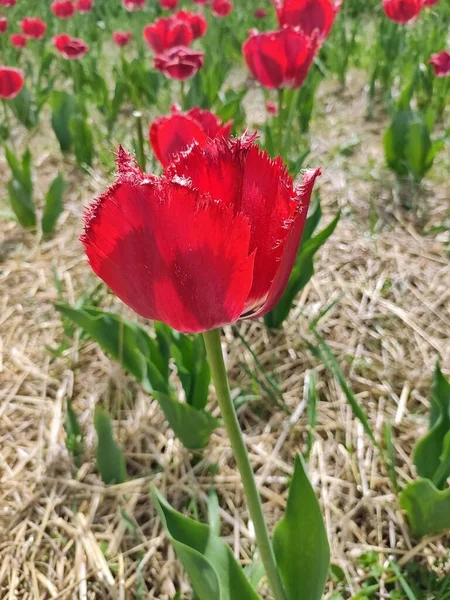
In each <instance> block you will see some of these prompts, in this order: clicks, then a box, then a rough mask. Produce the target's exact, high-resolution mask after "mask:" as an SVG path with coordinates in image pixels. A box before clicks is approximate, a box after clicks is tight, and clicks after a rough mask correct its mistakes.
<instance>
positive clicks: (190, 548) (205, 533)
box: [152, 489, 260, 600]
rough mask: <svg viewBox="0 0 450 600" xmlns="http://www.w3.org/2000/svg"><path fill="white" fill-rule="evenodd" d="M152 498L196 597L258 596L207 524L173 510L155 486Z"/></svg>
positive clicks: (241, 599) (243, 599) (242, 599)
mask: <svg viewBox="0 0 450 600" xmlns="http://www.w3.org/2000/svg"><path fill="white" fill-rule="evenodd" d="M152 494H153V501H154V503H155V506H156V508H157V510H158V513H159V516H160V518H161V521H162V523H163V525H164V528H165V529H166V530H167V533H168V536H169V539H170V541H171V543H172V545H173V547H174V549H175V552H176V554H177V556H178V558H179V559H180V561H181V562H182V564H183V566H184V568H185V569H186V572H187V573H188V575H189V577H190V579H191V582H192V586H193V588H194V590H195V593H196V594H197V596H198V598H199V600H260V598H259V596H258V594H257V593H256V592H255V590H254V589H253V588H252V586H251V585H250V583H249V582H248V581H247V579H246V577H245V575H244V572H243V570H242V569H241V567H240V566H239V564H238V563H237V562H236V559H235V558H234V556H233V553H232V552H231V549H230V547H229V546H228V545H227V544H225V542H223V541H222V540H221V539H220V537H218V536H217V535H215V534H214V533H213V531H212V530H211V528H210V527H209V526H208V525H204V524H202V523H198V522H197V521H193V520H192V519H189V518H188V517H185V516H184V515H182V514H180V513H179V512H177V511H175V510H174V509H173V508H172V507H171V506H170V505H169V504H168V503H167V501H166V500H165V498H163V496H161V494H160V493H159V492H158V491H157V490H156V489H153V490H152Z"/></svg>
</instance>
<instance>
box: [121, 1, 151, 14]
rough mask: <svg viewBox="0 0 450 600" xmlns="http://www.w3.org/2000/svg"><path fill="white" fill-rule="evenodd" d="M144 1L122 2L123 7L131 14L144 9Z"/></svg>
mask: <svg viewBox="0 0 450 600" xmlns="http://www.w3.org/2000/svg"><path fill="white" fill-rule="evenodd" d="M145 3H146V0H122V4H123V6H124V7H125V8H126V9H127V10H129V11H130V12H133V11H135V10H142V9H143V8H145Z"/></svg>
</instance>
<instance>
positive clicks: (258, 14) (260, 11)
mask: <svg viewBox="0 0 450 600" xmlns="http://www.w3.org/2000/svg"><path fill="white" fill-rule="evenodd" d="M253 16H254V17H255V19H265V18H266V17H267V10H266V9H265V8H257V9H256V10H255V12H254V13H253Z"/></svg>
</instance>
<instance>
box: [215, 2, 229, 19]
mask: <svg viewBox="0 0 450 600" xmlns="http://www.w3.org/2000/svg"><path fill="white" fill-rule="evenodd" d="M232 10H233V3H232V2H231V0H213V2H212V5H211V11H212V14H213V15H214V16H215V17H219V18H222V17H227V16H228V15H229V14H230V12H231V11H232Z"/></svg>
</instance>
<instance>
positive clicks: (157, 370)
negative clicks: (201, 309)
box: [56, 303, 219, 449]
mask: <svg viewBox="0 0 450 600" xmlns="http://www.w3.org/2000/svg"><path fill="white" fill-rule="evenodd" d="M56 308H57V309H58V310H59V311H60V312H61V313H62V314H63V315H65V316H66V317H68V318H69V319H71V320H72V321H73V322H74V323H76V324H77V325H78V326H79V327H81V328H82V329H83V330H84V331H85V332H86V333H88V334H89V335H90V336H91V337H92V338H93V339H94V340H95V341H97V342H98V343H99V344H100V346H101V347H102V348H103V349H104V350H105V351H106V352H107V353H108V354H110V355H111V356H112V357H113V358H114V359H115V360H117V361H118V362H119V363H120V364H121V365H122V366H123V368H124V369H125V370H126V371H128V372H129V373H131V375H133V376H134V377H135V378H136V379H137V381H138V382H139V383H140V384H141V385H142V387H143V388H144V390H145V391H146V392H147V393H149V394H151V395H152V396H153V397H154V398H155V399H156V400H157V401H158V402H159V404H160V406H161V409H162V410H163V412H164V416H165V417H166V419H167V421H168V423H169V425H170V427H171V428H172V429H173V431H174V432H175V435H176V436H177V437H178V438H179V439H180V440H181V442H182V443H183V444H184V445H185V446H186V447H187V448H192V449H197V448H203V447H204V446H206V444H207V443H208V441H209V438H210V435H211V433H212V432H213V431H214V430H215V429H216V428H217V427H218V425H219V422H218V420H217V419H215V418H214V417H213V416H212V415H211V413H209V412H208V411H206V410H203V409H198V408H197V407H195V406H194V405H192V406H191V405H190V404H188V403H187V402H178V400H176V399H175V398H173V396H172V391H171V389H170V386H169V380H168V377H169V367H168V361H169V355H168V353H167V348H164V343H163V341H164V338H165V336H166V335H167V330H166V332H165V333H164V329H163V328H162V327H161V326H160V327H158V328H157V331H158V333H159V335H158V341H156V340H154V339H153V338H151V337H150V336H149V334H148V333H147V332H146V330H145V329H144V328H143V327H140V326H139V325H137V324H135V323H132V322H131V321H126V320H125V319H122V318H121V317H120V316H119V315H116V314H114V313H108V312H104V311H101V310H99V309H97V308H91V307H89V308H88V307H83V308H79V309H77V308H74V307H72V306H68V305H67V304H62V303H58V304H56ZM168 329H169V331H170V328H168ZM180 335H181V334H180ZM162 350H163V352H162ZM194 391H195V390H194Z"/></svg>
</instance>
